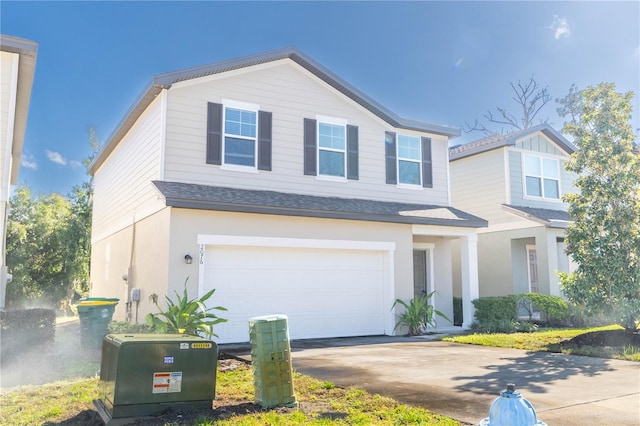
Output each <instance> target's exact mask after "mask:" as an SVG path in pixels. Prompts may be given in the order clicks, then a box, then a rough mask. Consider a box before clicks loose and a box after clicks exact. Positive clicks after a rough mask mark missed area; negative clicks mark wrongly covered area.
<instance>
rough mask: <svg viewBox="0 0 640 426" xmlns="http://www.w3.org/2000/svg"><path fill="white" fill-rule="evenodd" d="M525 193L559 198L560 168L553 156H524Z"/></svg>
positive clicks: (531, 195)
mask: <svg viewBox="0 0 640 426" xmlns="http://www.w3.org/2000/svg"><path fill="white" fill-rule="evenodd" d="M524 175H525V194H526V195H527V196H529V197H541V198H550V199H556V200H558V199H560V168H559V164H558V160H557V159H555V158H547V157H537V156H533V155H525V156H524Z"/></svg>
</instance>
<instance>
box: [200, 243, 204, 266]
mask: <svg viewBox="0 0 640 426" xmlns="http://www.w3.org/2000/svg"><path fill="white" fill-rule="evenodd" d="M200 264H201V265H204V244H200Z"/></svg>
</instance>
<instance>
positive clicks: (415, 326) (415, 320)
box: [391, 291, 451, 336]
mask: <svg viewBox="0 0 640 426" xmlns="http://www.w3.org/2000/svg"><path fill="white" fill-rule="evenodd" d="M434 293H435V291H432V292H431V293H429V294H424V295H422V296H418V297H416V298H415V299H411V300H410V301H409V303H407V302H405V301H404V300H401V299H396V301H395V302H394V303H393V306H391V309H392V310H393V308H395V307H396V305H398V304H399V305H402V306H403V307H404V312H403V313H402V314H401V315H400V316H399V318H398V322H397V323H396V326H395V328H394V329H393V330H394V331H395V330H396V329H397V328H398V327H400V326H402V325H404V326H406V327H407V328H408V329H409V335H410V336H417V335H420V334H423V333H424V332H425V331H426V330H427V327H434V328H435V327H436V325H437V323H436V319H435V316H436V315H437V316H439V317H441V318H444V319H445V320H447V321H449V322H451V320H450V319H449V318H447V316H446V315H445V314H443V313H442V312H440V311H439V310H437V309H435V308H434V307H433V305H430V304H429V300H430V299H431V297H432V296H433V294H434Z"/></svg>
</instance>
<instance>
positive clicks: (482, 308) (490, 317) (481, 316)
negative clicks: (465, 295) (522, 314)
mask: <svg viewBox="0 0 640 426" xmlns="http://www.w3.org/2000/svg"><path fill="white" fill-rule="evenodd" d="M472 303H473V306H474V307H475V310H476V312H475V316H474V317H475V320H476V321H478V322H479V323H480V324H482V323H487V322H494V321H501V320H511V321H517V320H518V299H517V297H516V296H515V295H509V296H499V297H481V298H479V299H476V300H474V301H473V302H472Z"/></svg>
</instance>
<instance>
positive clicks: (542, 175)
mask: <svg viewBox="0 0 640 426" xmlns="http://www.w3.org/2000/svg"><path fill="white" fill-rule="evenodd" d="M527 157H530V158H534V159H536V160H537V161H538V166H539V169H540V174H539V175H534V174H528V173H527V167H526V162H527ZM544 160H551V161H554V162H555V163H556V173H557V177H549V176H545V173H544V167H543V161H544ZM527 177H531V178H536V179H539V180H540V192H541V194H542V195H530V194H529V193H528V192H527ZM561 179H562V174H561V170H560V159H558V158H554V157H549V156H544V155H536V154H530V153H524V152H523V153H522V198H523V199H530V200H544V201H550V202H561V201H562V185H561V182H562V181H561ZM545 180H553V181H555V182H556V183H557V186H558V197H557V198H556V197H551V196H547V195H546V194H545V185H544V182H545Z"/></svg>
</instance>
